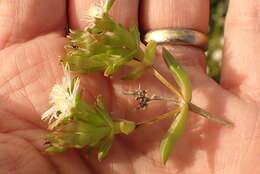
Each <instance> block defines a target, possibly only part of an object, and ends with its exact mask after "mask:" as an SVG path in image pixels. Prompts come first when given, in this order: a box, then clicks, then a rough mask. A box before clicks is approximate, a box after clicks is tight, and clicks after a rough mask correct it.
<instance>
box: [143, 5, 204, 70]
mask: <svg viewBox="0 0 260 174" xmlns="http://www.w3.org/2000/svg"><path fill="white" fill-rule="evenodd" d="M208 16H209V1H208V0H199V1H189V0H182V1H173V0H164V1H160V3H158V1H156V0H143V1H142V4H141V17H140V27H141V28H142V30H143V32H147V31H149V30H153V29H162V28H170V29H176V28H180V29H192V30H197V31H200V32H204V33H206V32H207V30H208V18H209V17H208ZM172 48H174V49H175V50H176V51H177V50H182V51H184V50H187V54H189V55H193V53H194V54H196V55H197V54H198V53H199V54H200V56H198V57H196V58H195V59H197V60H193V59H194V57H191V58H190V60H189V62H193V63H194V64H196V63H199V64H201V65H203V66H204V65H205V56H204V54H203V52H202V51H200V50H199V49H190V48H188V47H177V46H176V47H172ZM183 49H184V50H183ZM182 51H181V52H182ZM184 52H185V51H184Z"/></svg>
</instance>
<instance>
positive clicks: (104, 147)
mask: <svg viewBox="0 0 260 174" xmlns="http://www.w3.org/2000/svg"><path fill="white" fill-rule="evenodd" d="M113 139H114V136H113V135H111V136H109V137H107V138H105V139H104V140H102V141H101V143H100V145H99V150H98V160H99V161H100V160H102V159H103V158H104V157H105V156H106V155H107V153H108V151H109V149H110V148H111V146H112V144H113Z"/></svg>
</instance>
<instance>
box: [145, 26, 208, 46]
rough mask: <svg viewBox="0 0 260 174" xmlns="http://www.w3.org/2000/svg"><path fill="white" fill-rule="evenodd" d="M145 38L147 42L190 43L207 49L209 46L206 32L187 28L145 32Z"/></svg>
mask: <svg viewBox="0 0 260 174" xmlns="http://www.w3.org/2000/svg"><path fill="white" fill-rule="evenodd" d="M144 40H145V42H149V41H151V40H153V41H155V42H157V43H167V44H173V45H189V46H194V47H199V48H202V49H205V50H206V49H207V46H208V37H207V35H206V34H204V33H201V32H198V31H195V30H187V29H161V30H152V31H149V32H147V33H146V34H145V36H144Z"/></svg>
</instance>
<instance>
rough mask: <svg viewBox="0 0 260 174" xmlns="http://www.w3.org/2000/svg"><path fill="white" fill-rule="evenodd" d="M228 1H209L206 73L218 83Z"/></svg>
mask: <svg viewBox="0 0 260 174" xmlns="http://www.w3.org/2000/svg"><path fill="white" fill-rule="evenodd" d="M227 7H228V0H211V16H210V28H209V31H210V32H209V45H208V51H207V65H208V67H207V72H208V75H209V76H210V77H212V78H213V79H214V80H216V81H219V78H220V68H221V58H222V50H223V43H224V39H223V31H224V19H225V16H226V12H227Z"/></svg>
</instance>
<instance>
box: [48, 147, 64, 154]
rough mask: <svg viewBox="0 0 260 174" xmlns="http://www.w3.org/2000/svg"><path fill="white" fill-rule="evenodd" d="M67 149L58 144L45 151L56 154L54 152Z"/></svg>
mask: <svg viewBox="0 0 260 174" xmlns="http://www.w3.org/2000/svg"><path fill="white" fill-rule="evenodd" d="M66 150H67V148H66V147H58V146H50V147H47V148H46V149H45V152H47V153H49V154H54V153H62V152H65V151H66Z"/></svg>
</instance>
